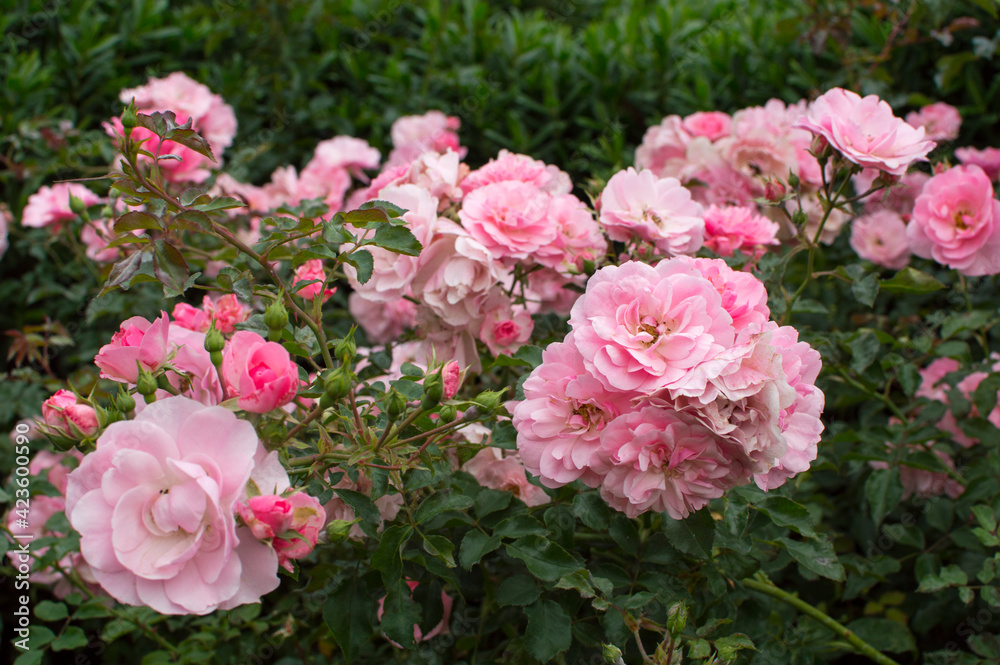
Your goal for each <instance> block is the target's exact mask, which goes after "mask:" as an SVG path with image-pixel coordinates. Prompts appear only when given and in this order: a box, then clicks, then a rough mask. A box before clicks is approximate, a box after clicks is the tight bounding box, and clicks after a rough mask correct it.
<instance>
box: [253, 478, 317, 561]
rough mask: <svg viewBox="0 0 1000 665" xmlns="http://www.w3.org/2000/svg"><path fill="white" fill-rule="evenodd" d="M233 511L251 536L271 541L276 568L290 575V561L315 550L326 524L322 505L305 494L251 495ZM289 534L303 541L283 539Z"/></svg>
mask: <svg viewBox="0 0 1000 665" xmlns="http://www.w3.org/2000/svg"><path fill="white" fill-rule="evenodd" d="M236 512H237V513H238V514H239V516H240V518H241V519H242V520H243V523H244V524H246V525H247V527H249V529H250V531H251V533H253V535H254V537H256V538H257V539H259V540H270V541H271V543H272V546H273V547H274V551H275V552H276V553H277V554H278V562H279V565H281V566H282V567H283V568H285V569H286V570H288V571H289V572H293V571H294V570H295V568H294V567H293V566H292V563H291V561H292V560H293V559H301V558H303V557H305V556H308V555H309V553H310V552H312V551H313V548H314V547H316V541H317V540H318V539H319V530H320V529H322V528H323V524H324V522H325V521H326V512H325V511H324V510H323V506H321V505H320V503H319V501H317V500H316V499H315V497H312V496H309V495H308V494H306V493H304V492H294V493H292V494H291V495H289V496H278V495H274V494H268V495H259V496H253V497H250V498H249V500H248V501H247V503H245V504H244V503H237V504H236ZM288 531H292V532H294V533H296V534H297V535H299V536H301V538H302V539H299V538H292V539H287V538H284V537H282V536H283V535H284V534H286V532H288Z"/></svg>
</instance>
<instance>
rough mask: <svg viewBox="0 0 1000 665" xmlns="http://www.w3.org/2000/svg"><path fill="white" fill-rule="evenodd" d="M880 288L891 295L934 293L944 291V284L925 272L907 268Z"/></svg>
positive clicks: (884, 282) (883, 283)
mask: <svg viewBox="0 0 1000 665" xmlns="http://www.w3.org/2000/svg"><path fill="white" fill-rule="evenodd" d="M880 288H881V289H882V290H883V291H889V292H890V293H933V292H934V291H938V290H939V289H943V288H944V284H942V283H941V282H939V281H937V280H936V279H934V278H933V277H931V276H930V275H928V274H927V273H925V272H920V271H919V270H916V269H915V268H909V267H907V268H903V269H902V270H900V271H899V272H897V273H896V274H895V275H893V276H892V279H887V280H885V281H883V282H882V283H881V284H880Z"/></svg>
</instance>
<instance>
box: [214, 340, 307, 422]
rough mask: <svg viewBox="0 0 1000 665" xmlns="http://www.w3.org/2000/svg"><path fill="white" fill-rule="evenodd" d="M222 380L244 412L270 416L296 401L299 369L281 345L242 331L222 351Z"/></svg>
mask: <svg viewBox="0 0 1000 665" xmlns="http://www.w3.org/2000/svg"><path fill="white" fill-rule="evenodd" d="M222 380H223V381H225V382H226V390H227V392H228V393H229V395H231V396H238V397H239V401H238V402H237V404H238V406H239V407H240V408H241V409H243V410H244V411H249V412H251V413H267V412H268V411H271V410H273V409H276V408H278V407H280V406H284V405H285V404H288V403H289V402H291V401H292V400H293V399H294V398H295V393H296V392H297V391H298V388H299V369H298V365H296V364H295V362H294V361H293V360H292V359H291V356H290V355H289V353H288V351H287V350H286V349H285V347H283V346H282V345H281V344H278V343H277V342H268V341H267V340H265V339H264V338H263V337H261V336H260V335H258V334H257V333H255V332H251V331H249V330H240V331H237V332H236V334H235V335H233V337H232V339H230V340H229V342H228V343H227V344H226V348H225V350H224V351H223V352H222Z"/></svg>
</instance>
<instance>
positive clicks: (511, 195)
mask: <svg viewBox="0 0 1000 665" xmlns="http://www.w3.org/2000/svg"><path fill="white" fill-rule="evenodd" d="M550 198H551V197H549V196H548V195H546V194H545V193H543V192H542V191H541V190H540V189H538V188H537V187H535V186H534V185H529V184H526V183H523V182H516V181H504V182H496V183H491V184H489V185H484V186H483V187H480V188H478V189H474V190H472V191H471V192H469V193H468V194H466V195H465V199H464V200H463V202H462V209H461V210H460V211H459V212H458V216H459V219H461V221H462V226H463V227H464V228H465V230H466V231H468V232H469V235H471V236H472V237H473V238H475V239H476V240H478V241H479V242H480V243H482V244H483V246H484V247H486V248H487V249H489V251H490V253H491V254H493V256H494V258H497V259H505V260H507V261H509V262H512V263H513V262H514V260H515V259H522V260H523V259H528V258H529V257H531V255H532V254H533V253H534V252H536V251H538V249H540V248H541V247H544V246H545V245H548V244H549V243H551V242H552V241H553V240H555V239H556V235H557V233H558V229H557V227H556V226H555V224H553V223H552V220H551V219H550V217H549V214H548V209H549V200H550Z"/></svg>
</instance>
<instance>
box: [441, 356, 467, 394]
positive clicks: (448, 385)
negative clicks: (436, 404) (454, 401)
mask: <svg viewBox="0 0 1000 665" xmlns="http://www.w3.org/2000/svg"><path fill="white" fill-rule="evenodd" d="M441 383H442V386H443V387H444V399H451V398H452V397H454V396H455V395H456V394H457V393H458V389H459V388H460V387H461V385H462V371H461V370H460V369H459V368H458V362H457V361H455V360H452V361H451V362H449V363H448V364H447V365H445V366H444V369H442V370H441Z"/></svg>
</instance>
